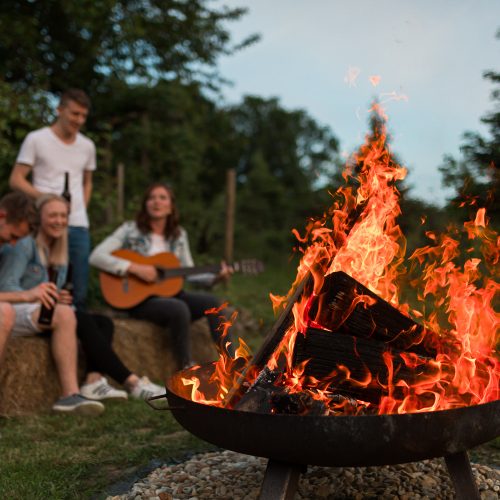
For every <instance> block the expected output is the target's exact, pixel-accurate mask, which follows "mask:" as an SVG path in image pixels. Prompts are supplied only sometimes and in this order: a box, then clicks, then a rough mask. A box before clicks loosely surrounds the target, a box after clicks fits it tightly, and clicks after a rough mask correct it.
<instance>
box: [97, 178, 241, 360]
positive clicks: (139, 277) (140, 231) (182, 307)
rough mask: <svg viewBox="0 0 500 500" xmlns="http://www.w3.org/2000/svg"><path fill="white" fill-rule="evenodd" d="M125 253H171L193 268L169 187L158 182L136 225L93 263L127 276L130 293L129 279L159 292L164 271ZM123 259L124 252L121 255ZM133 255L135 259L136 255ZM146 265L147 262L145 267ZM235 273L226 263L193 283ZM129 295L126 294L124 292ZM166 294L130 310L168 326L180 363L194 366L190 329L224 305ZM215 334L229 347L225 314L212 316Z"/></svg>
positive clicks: (206, 297) (116, 236) (112, 239)
mask: <svg viewBox="0 0 500 500" xmlns="http://www.w3.org/2000/svg"><path fill="white" fill-rule="evenodd" d="M121 249H127V250H130V251H132V252H135V253H136V254H139V255H140V256H146V257H152V256H155V255H157V254H161V253H163V252H170V253H171V254H173V255H175V257H177V259H178V261H179V262H180V265H181V266H185V267H193V266H194V264H193V259H192V256H191V251H190V249H189V242H188V237H187V233H186V231H185V230H184V229H183V228H182V227H181V226H180V225H179V215H178V211H177V207H176V205H175V197H174V193H173V191H172V189H171V187H170V186H168V185H166V184H163V183H160V182H157V183H154V184H152V185H151V186H149V188H148V189H147V190H146V192H145V194H144V197H143V200H142V203H141V208H140V210H139V212H138V214H137V216H136V219H135V221H129V222H125V223H124V224H122V225H121V226H120V227H119V228H118V229H116V230H115V232H114V233H112V234H111V235H110V236H108V237H107V238H106V239H105V240H104V241H102V242H101V243H100V244H99V245H98V246H97V247H96V248H95V249H94V251H93V252H92V254H91V256H90V263H91V264H92V265H93V266H95V267H97V268H99V269H100V270H101V271H105V272H106V273H110V274H112V275H115V276H119V277H123V280H122V283H123V288H124V289H125V291H127V290H128V286H129V282H128V280H127V278H128V277H130V278H131V280H130V282H131V283H130V284H132V282H137V281H139V282H140V283H141V284H142V285H144V286H148V285H150V287H151V290H154V288H153V287H154V286H155V283H157V282H158V281H159V280H160V276H159V270H158V268H157V267H156V266H155V265H153V264H148V263H147V260H144V259H142V262H141V259H140V258H139V259H134V260H135V261H133V260H131V258H123V257H119V256H117V255H113V253H114V252H116V253H120V252H117V251H118V250H121ZM122 255H123V254H122ZM131 255H133V254H132V253H131ZM145 262H146V263H145ZM230 273H231V269H230V268H229V267H227V266H226V265H225V264H224V263H223V264H222V266H221V270H220V272H219V274H217V275H214V274H211V273H210V274H209V273H205V274H203V275H197V276H196V275H195V276H192V277H191V278H190V279H191V281H197V282H203V283H205V284H208V283H209V282H210V283H211V284H213V283H214V282H216V281H218V280H221V279H226V278H228V277H229V275H230ZM125 295H126V294H125ZM166 295H168V293H166V294H161V295H154V294H153V295H152V296H149V297H147V298H145V300H143V301H142V302H140V303H139V304H138V305H135V306H132V307H128V308H126V310H127V311H128V312H129V314H130V315H131V316H132V317H135V318H138V319H145V320H148V321H152V322H153V323H156V324H158V325H160V326H162V327H164V328H165V329H166V328H169V329H170V331H171V333H172V335H173V338H174V347H175V351H176V356H177V360H178V363H179V365H180V366H181V367H186V366H190V365H191V364H192V360H191V349H190V342H189V325H190V323H191V321H193V320H196V319H198V318H201V317H203V316H204V315H205V311H207V310H208V309H213V308H220V306H221V302H220V301H219V299H217V298H216V297H215V296H213V295H210V294H206V293H199V292H192V291H186V290H180V291H179V292H177V291H176V293H175V295H173V296H170V297H169V296H166ZM207 319H208V323H209V326H210V332H211V335H212V338H213V340H214V341H215V343H216V344H217V346H218V347H219V348H223V349H229V350H230V352H231V353H232V352H233V347H232V345H230V346H229V347H228V345H229V344H228V342H230V340H229V339H228V338H224V339H222V338H221V333H220V331H219V330H218V327H219V325H220V323H221V320H224V311H220V312H219V313H218V314H216V315H215V314H209V315H207Z"/></svg>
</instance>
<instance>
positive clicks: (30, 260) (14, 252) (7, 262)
mask: <svg viewBox="0 0 500 500" xmlns="http://www.w3.org/2000/svg"><path fill="white" fill-rule="evenodd" d="M57 271H58V276H57V287H58V288H60V287H61V286H62V285H63V284H64V283H65V281H66V273H67V266H58V267H57ZM46 281H49V275H48V272H47V268H46V267H45V266H44V265H43V264H42V261H41V259H40V255H39V253H38V249H37V247H36V243H35V240H34V239H33V237H32V236H26V237H25V238H22V239H21V240H19V241H18V242H17V243H16V244H15V245H14V246H12V245H4V248H3V249H2V255H1V260H0V290H2V291H4V292H21V291H23V290H30V289H31V288H35V287H36V286H38V285H39V284H40V283H44V282H46Z"/></svg>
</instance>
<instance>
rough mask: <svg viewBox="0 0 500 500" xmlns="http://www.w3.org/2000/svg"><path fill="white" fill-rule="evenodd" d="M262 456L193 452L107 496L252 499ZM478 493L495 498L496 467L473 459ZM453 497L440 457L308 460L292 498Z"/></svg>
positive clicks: (499, 477)
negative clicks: (377, 461) (336, 463)
mask: <svg viewBox="0 0 500 500" xmlns="http://www.w3.org/2000/svg"><path fill="white" fill-rule="evenodd" d="M265 467H266V460H265V459H263V458H258V457H253V456H248V455H242V454H240V453H235V452H232V451H218V452H211V453H204V454H200V455H196V456H194V457H192V458H191V459H189V460H187V461H186V462H183V463H181V464H177V465H169V466H167V465H164V466H162V467H159V468H157V469H155V470H154V471H153V472H151V473H150V474H149V475H148V476H147V477H146V478H144V479H141V480H140V481H138V482H136V483H135V484H134V485H133V487H132V489H131V490H130V491H129V492H128V493H126V494H123V495H118V496H109V497H108V498H107V499H106V500H141V499H155V500H174V499H191V500H195V499H200V500H201V499H212V498H221V499H228V500H229V499H231V500H233V499H238V500H239V499H241V500H251V499H256V498H257V497H258V494H259V490H260V486H261V484H262V480H263V477H264V471H265ZM472 469H473V472H474V475H475V477H476V483H477V485H478V488H479V491H480V494H481V498H482V499H483V500H497V499H498V498H499V492H500V471H499V470H498V469H494V468H491V467H488V466H486V465H479V464H472ZM316 498H324V499H344V500H347V499H355V500H361V499H376V498H383V499H384V500H386V499H388V500H390V499H400V500H414V499H429V500H430V499H432V500H434V499H453V498H454V490H453V487H452V485H451V481H450V478H449V476H448V472H447V470H446V467H445V465H444V460H443V459H434V460H425V461H423V462H415V463H411V464H404V465H395V466H384V467H345V468H333V467H330V468H326V467H315V466H309V467H308V469H307V473H305V474H302V476H301V479H300V483H299V488H298V492H297V494H296V495H295V499H296V500H298V499H308V500H311V499H316Z"/></svg>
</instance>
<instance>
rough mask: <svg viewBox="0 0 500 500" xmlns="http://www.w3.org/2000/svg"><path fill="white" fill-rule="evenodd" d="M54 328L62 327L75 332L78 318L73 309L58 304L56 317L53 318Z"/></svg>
mask: <svg viewBox="0 0 500 500" xmlns="http://www.w3.org/2000/svg"><path fill="white" fill-rule="evenodd" d="M52 326H53V327H54V328H58V327H62V328H64V329H65V330H66V329H71V330H75V329H76V316H75V311H73V308H72V307H71V306H68V305H66V304H57V306H56V309H55V311H54V316H53V317H52Z"/></svg>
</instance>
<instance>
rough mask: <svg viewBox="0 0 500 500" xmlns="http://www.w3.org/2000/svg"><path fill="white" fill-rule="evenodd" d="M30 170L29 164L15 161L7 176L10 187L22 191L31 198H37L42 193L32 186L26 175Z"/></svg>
mask: <svg viewBox="0 0 500 500" xmlns="http://www.w3.org/2000/svg"><path fill="white" fill-rule="evenodd" d="M30 171H31V166H30V165H25V164H24V163H16V164H15V165H14V168H13V169H12V172H11V174H10V177H9V186H10V187H11V188H12V189H17V190H19V191H22V192H23V193H25V194H27V195H28V196H31V197H32V198H35V199H36V198H38V197H39V196H41V195H42V193H41V192H40V191H38V190H37V189H35V188H34V187H33V184H31V182H30V181H28V179H27V177H28V174H29V173H30Z"/></svg>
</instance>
